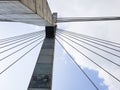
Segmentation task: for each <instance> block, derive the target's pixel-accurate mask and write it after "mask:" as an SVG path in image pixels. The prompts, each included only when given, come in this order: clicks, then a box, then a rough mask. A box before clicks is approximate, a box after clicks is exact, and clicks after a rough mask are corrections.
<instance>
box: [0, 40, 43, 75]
mask: <svg viewBox="0 0 120 90" xmlns="http://www.w3.org/2000/svg"><path fill="white" fill-rule="evenodd" d="M42 42H43V40H41V41H40V42H39V43H37V44H36V45H35V46H33V47H32V48H31V49H30V50H28V51H27V52H25V53H24V54H23V55H22V56H21V57H19V58H18V59H17V60H15V61H14V62H13V63H12V64H10V65H9V66H7V67H6V68H5V69H4V70H3V71H1V72H0V75H1V74H3V73H4V72H5V71H7V70H8V69H10V68H11V67H12V66H13V65H15V64H16V63H17V62H18V61H20V60H21V59H22V58H23V57H24V56H25V55H27V54H28V53H29V52H30V51H32V50H33V49H34V48H35V47H37V46H38V45H39V44H40V43H42ZM33 43H34V42H33Z"/></svg>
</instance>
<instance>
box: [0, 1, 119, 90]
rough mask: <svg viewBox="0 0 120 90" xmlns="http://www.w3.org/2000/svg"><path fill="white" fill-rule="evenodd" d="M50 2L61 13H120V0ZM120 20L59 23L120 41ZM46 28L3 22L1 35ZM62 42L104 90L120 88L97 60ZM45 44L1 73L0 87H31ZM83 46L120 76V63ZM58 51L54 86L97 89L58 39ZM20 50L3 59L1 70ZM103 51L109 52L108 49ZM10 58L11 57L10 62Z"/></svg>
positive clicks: (56, 89)
mask: <svg viewBox="0 0 120 90" xmlns="http://www.w3.org/2000/svg"><path fill="white" fill-rule="evenodd" d="M48 2H49V4H50V7H51V10H52V12H58V17H75V16H76V17H77V16H81V17H85V16H89V17H92V16H119V15H120V10H119V8H120V5H119V4H120V1H119V0H48ZM119 24H120V21H109V22H108V21H107V22H105V21H104V22H82V23H63V24H58V28H60V29H64V30H68V31H74V32H76V33H81V34H85V35H89V36H94V37H98V38H101V39H105V40H110V41H114V42H118V43H120V36H119V33H120V31H119V29H120V25H119ZM43 29H44V27H38V26H34V25H28V24H23V23H2V22H1V23H0V39H3V38H7V37H11V36H16V35H20V34H25V33H29V32H34V31H39V30H43ZM61 42H62V41H61ZM62 43H63V45H64V46H65V48H66V49H67V50H69V52H70V53H71V55H72V56H73V58H74V59H75V60H76V62H77V63H78V64H79V65H80V66H82V68H83V70H85V71H86V72H87V73H88V74H89V75H90V77H91V78H92V80H94V82H95V83H96V84H97V86H98V87H99V89H100V90H119V89H120V83H119V82H117V81H116V80H114V79H113V78H112V77H110V76H109V75H108V74H106V73H105V72H104V71H103V70H101V69H99V68H98V67H96V66H95V65H94V64H93V63H91V62H89V61H88V60H87V59H86V58H85V57H83V56H82V55H80V54H79V53H78V52H76V51H75V50H73V49H72V48H71V47H69V46H68V45H66V44H65V43H64V42H62ZM41 45H42V44H41ZM41 45H39V46H38V47H36V48H35V49H34V50H33V51H32V52H30V53H29V54H28V55H26V57H24V58H23V59H21V61H20V62H19V63H17V64H15V65H14V66H13V67H11V68H10V69H9V70H7V72H5V73H4V74H2V75H1V76H0V87H1V88H2V90H27V85H28V82H29V80H30V76H31V74H32V70H33V68H34V66H35V62H36V61H35V60H37V56H38V54H39V51H40V48H41ZM28 48H30V47H28ZM28 48H27V49H25V51H26V50H28ZM89 48H91V47H89ZM79 49H80V50H82V51H83V52H85V54H87V55H88V56H89V57H91V58H92V59H95V58H96V61H97V62H99V60H101V62H99V63H100V64H101V65H103V67H107V66H108V68H107V70H109V71H110V72H111V73H113V74H114V75H115V76H116V77H118V78H120V74H119V72H120V68H119V67H115V66H113V65H111V64H110V63H107V62H105V61H104V60H103V59H101V58H99V57H98V56H95V55H94V54H92V53H90V52H88V51H86V50H84V49H83V48H81V47H79ZM93 50H95V49H93ZM99 52H100V51H99ZM55 53H56V54H55V61H54V67H55V68H54V75H53V76H54V78H53V87H52V88H53V90H96V89H95V88H94V87H93V86H92V85H91V83H90V82H89V81H88V80H87V78H86V77H85V76H84V75H83V74H82V72H81V71H80V70H79V68H78V67H77V66H76V65H75V64H74V63H73V62H72V60H71V58H70V57H69V56H68V55H67V53H66V52H65V51H64V50H63V49H62V47H61V46H60V45H59V44H58V43H57V42H56V48H55ZM100 53H102V52H100ZM19 54H21V52H19V53H18V54H16V55H14V56H13V57H10V58H11V59H10V58H8V59H7V60H5V61H3V62H1V63H0V70H2V69H3V68H4V66H5V65H8V64H9V63H10V62H11V61H12V60H13V58H15V57H17V56H18V55H19ZM102 54H103V55H106V54H105V53H102ZM118 54H119V53H118ZM33 56H34V57H33ZM1 57H2V56H0V58H1ZM28 57H29V58H28ZM108 57H109V58H113V57H112V56H110V55H108ZM113 59H114V58H113ZM8 60H10V61H9V62H7V63H6V61H8ZM28 60H29V61H28ZM116 61H118V63H120V62H119V59H116ZM23 81H24V82H23ZM86 85H87V86H86Z"/></svg>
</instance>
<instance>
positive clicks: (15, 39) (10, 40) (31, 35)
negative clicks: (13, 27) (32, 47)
mask: <svg viewBox="0 0 120 90" xmlns="http://www.w3.org/2000/svg"><path fill="white" fill-rule="evenodd" d="M40 33H43V31H42V32H39V33H35V34H30V35H25V36H20V37H18V38H13V39H8V40H4V39H3V40H4V42H3V43H2V42H1V43H0V45H4V44H7V43H11V42H14V41H17V40H20V39H24V38H29V37H33V36H36V35H39V34H40Z"/></svg>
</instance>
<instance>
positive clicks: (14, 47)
mask: <svg viewBox="0 0 120 90" xmlns="http://www.w3.org/2000/svg"><path fill="white" fill-rule="evenodd" d="M38 37H40V36H37V37H34V38H32V39H30V40H27V41H25V42H22V43H20V44H17V45H15V46H13V47H10V48H8V49H6V50H4V51H1V52H0V54H2V53H4V52H6V51H9V50H11V49H13V48H16V47H18V46H21V45H23V44H25V43H27V42H30V41H32V40H35V39H37V38H38Z"/></svg>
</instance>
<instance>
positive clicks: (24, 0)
mask: <svg viewBox="0 0 120 90" xmlns="http://www.w3.org/2000/svg"><path fill="white" fill-rule="evenodd" d="M0 21H7V22H23V23H27V24H34V25H38V26H53V25H54V24H55V23H54V20H53V17H52V13H51V11H50V8H49V6H48V3H47V0H0Z"/></svg>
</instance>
